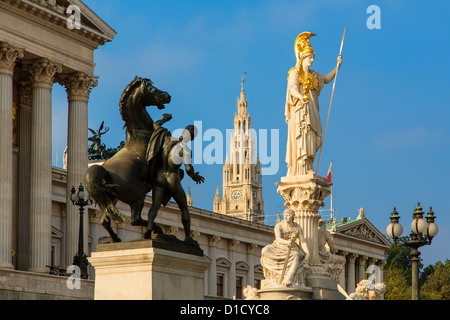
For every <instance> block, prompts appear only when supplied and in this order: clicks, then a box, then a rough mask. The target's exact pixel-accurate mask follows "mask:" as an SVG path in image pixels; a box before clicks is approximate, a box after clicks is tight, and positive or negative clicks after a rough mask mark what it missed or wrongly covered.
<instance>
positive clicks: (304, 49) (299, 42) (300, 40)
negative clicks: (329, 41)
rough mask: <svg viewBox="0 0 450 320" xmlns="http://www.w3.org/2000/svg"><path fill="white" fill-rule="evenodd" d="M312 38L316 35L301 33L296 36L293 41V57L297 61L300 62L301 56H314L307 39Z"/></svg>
mask: <svg viewBox="0 0 450 320" xmlns="http://www.w3.org/2000/svg"><path fill="white" fill-rule="evenodd" d="M313 36H316V34H315V33H311V32H302V33H301V34H299V35H298V37H297V39H296V40H295V56H296V57H297V60H300V57H301V56H303V55H308V54H314V52H315V51H314V49H313V48H312V47H311V43H310V42H309V39H310V38H311V37H313Z"/></svg>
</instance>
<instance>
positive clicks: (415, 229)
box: [411, 218, 428, 234]
mask: <svg viewBox="0 0 450 320" xmlns="http://www.w3.org/2000/svg"><path fill="white" fill-rule="evenodd" d="M427 228H428V223H427V221H426V220H425V219H424V218H416V219H414V220H413V221H412V222H411V231H412V233H414V234H422V233H423V234H426V232H427Z"/></svg>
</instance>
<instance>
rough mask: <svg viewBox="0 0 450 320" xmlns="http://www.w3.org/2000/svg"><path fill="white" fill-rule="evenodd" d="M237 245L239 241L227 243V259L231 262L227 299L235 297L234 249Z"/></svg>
mask: <svg viewBox="0 0 450 320" xmlns="http://www.w3.org/2000/svg"><path fill="white" fill-rule="evenodd" d="M238 244H239V240H230V241H229V242H228V258H229V260H230V262H231V266H230V273H229V278H228V297H230V298H233V297H234V296H236V257H235V256H236V252H235V250H236V247H237V246H238Z"/></svg>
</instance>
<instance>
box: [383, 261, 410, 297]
mask: <svg viewBox="0 0 450 320" xmlns="http://www.w3.org/2000/svg"><path fill="white" fill-rule="evenodd" d="M407 278H408V277H407V275H406V272H405V271H403V270H400V269H398V268H392V267H391V268H385V269H384V284H385V285H386V293H385V294H384V299H385V300H409V299H411V286H410V285H409V284H408V279H407Z"/></svg>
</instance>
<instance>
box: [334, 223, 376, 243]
mask: <svg viewBox="0 0 450 320" xmlns="http://www.w3.org/2000/svg"><path fill="white" fill-rule="evenodd" d="M343 233H344V234H346V235H349V236H352V237H356V238H360V239H364V240H369V241H372V242H377V243H383V242H382V241H381V239H380V238H379V237H378V236H377V235H376V234H375V233H374V232H373V231H372V230H371V229H370V228H369V227H367V226H366V225H364V224H361V225H359V226H356V227H354V228H351V229H349V230H346V231H343Z"/></svg>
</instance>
